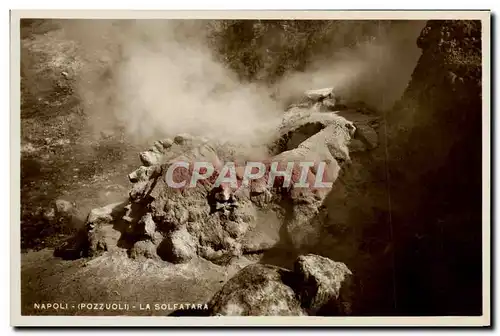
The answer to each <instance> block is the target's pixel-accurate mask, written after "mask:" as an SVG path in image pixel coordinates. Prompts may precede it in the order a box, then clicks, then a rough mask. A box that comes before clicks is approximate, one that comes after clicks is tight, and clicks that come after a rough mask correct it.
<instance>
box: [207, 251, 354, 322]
mask: <svg viewBox="0 0 500 336" xmlns="http://www.w3.org/2000/svg"><path fill="white" fill-rule="evenodd" d="M352 291H353V280H352V273H351V271H350V270H349V269H348V268H347V266H346V265H345V264H343V263H339V262H335V261H332V260H330V259H328V258H324V257H321V256H317V255H313V254H309V255H302V256H300V257H299V258H298V259H297V260H296V262H295V268H294V270H293V271H290V270H287V269H284V268H281V267H277V266H272V265H262V264H254V265H249V266H247V267H245V268H244V269H242V270H241V271H240V272H238V273H237V274H236V275H235V276H234V277H233V278H231V279H230V280H229V281H228V282H227V283H226V284H225V285H224V287H222V289H221V290H220V291H219V292H218V293H216V294H215V295H214V297H213V298H212V299H211V300H210V302H209V304H208V306H209V314H210V315H231V316H235V315H236V316H270V315H271V316H278V315H281V316H294V315H296V316H301V315H350V314H351V313H352V310H351V307H352Z"/></svg>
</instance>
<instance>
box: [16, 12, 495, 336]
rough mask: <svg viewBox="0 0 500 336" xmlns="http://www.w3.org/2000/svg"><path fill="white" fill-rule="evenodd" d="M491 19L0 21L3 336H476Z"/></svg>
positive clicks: (39, 16)
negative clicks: (415, 332) (6, 117)
mask: <svg viewBox="0 0 500 336" xmlns="http://www.w3.org/2000/svg"><path fill="white" fill-rule="evenodd" d="M490 15H491V14H490V12H489V11H303V12H300V11H283V12H279V11H237V12H231V11H228V12H217V11H206V12H204V11H195V12H183V11H114V10H112V11H102V10H101V11H98V10H95V11H94V10H92V11H77V10H73V11H62V10H61V11H54V10H52V11H42V10H40V11H12V12H11V67H12V70H11V97H12V100H11V172H12V176H11V181H12V182H11V201H12V212H11V213H12V216H11V239H12V240H11V242H12V243H11V245H12V249H11V260H12V265H11V279H12V281H11V287H12V288H11V324H12V325H13V326H437V325H441V326H483V327H484V326H490V325H491V320H490V307H491V298H490V286H491V283H490V276H491V273H490V272H491V271H490V266H491V264H490V253H491V249H490V229H491V227H490V225H491V224H490V210H491V204H490V162H491V161H490V160H491V158H490V141H491V138H490V137H491V134H490V129H491V125H490V119H491V113H490V81H489V78H490V58H489V57H490V52H491V51H490Z"/></svg>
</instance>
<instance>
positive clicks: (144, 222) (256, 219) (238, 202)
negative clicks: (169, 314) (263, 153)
mask: <svg viewBox="0 0 500 336" xmlns="http://www.w3.org/2000/svg"><path fill="white" fill-rule="evenodd" d="M343 112H345V111H343ZM345 115H346V116H351V117H353V116H356V114H355V113H352V112H351V114H349V112H348V113H346V114H345ZM356 122H357V123H359V120H357V121H356ZM361 126H362V125H361ZM356 130H357V128H356V126H354V124H353V122H351V121H349V120H348V119H346V118H344V117H343V116H340V115H339V114H338V113H333V112H328V113H319V112H316V111H313V110H304V111H300V112H288V113H286V114H285V115H284V117H283V123H282V126H281V128H280V129H279V130H278V131H277V133H276V135H275V139H276V141H274V142H273V143H272V144H269V149H268V150H267V151H268V152H269V155H268V156H267V157H263V158H261V159H260V160H259V162H260V163H262V165H263V169H265V171H264V174H263V176H262V177H261V178H259V179H255V180H250V181H247V182H248V183H244V182H243V180H244V179H243V175H244V170H245V163H246V160H245V154H242V153H245V151H244V150H242V149H240V148H235V147H233V146H231V144H226V143H217V142H214V141H209V140H208V139H204V138H200V137H194V136H190V135H187V134H180V135H178V136H176V137H174V138H173V139H164V140H162V141H157V142H155V143H154V145H153V146H152V147H151V148H150V149H149V150H147V151H145V152H143V153H141V154H140V160H141V162H142V164H143V165H142V166H141V167H139V168H138V169H137V170H136V171H134V172H132V173H130V174H129V180H130V181H131V182H132V184H133V185H132V188H131V190H130V192H129V201H128V202H125V203H124V204H111V205H108V206H106V207H103V208H99V209H95V210H93V211H92V212H91V213H90V214H89V216H88V219H87V224H86V232H85V233H84V235H86V236H87V239H86V242H85V244H82V246H85V248H86V249H87V251H85V252H84V253H82V255H88V256H95V255H98V254H100V253H101V252H103V251H107V250H109V249H110V248H111V246H113V245H121V246H122V247H126V248H127V249H128V250H129V255H130V256H132V257H134V258H136V257H152V258H156V257H160V258H162V259H163V260H167V261H170V262H173V263H183V262H187V261H189V260H190V259H192V258H194V257H197V256H201V257H203V258H206V259H208V260H211V261H213V262H216V263H218V262H224V260H228V257H229V258H230V257H231V256H239V255H241V254H243V253H254V252H262V251H264V250H266V249H269V248H272V247H273V246H275V245H276V244H278V243H280V242H282V241H283V237H282V236H283V234H282V232H285V235H286V236H287V237H286V240H287V242H288V243H290V244H292V246H293V247H294V248H298V249H300V248H302V247H304V246H312V245H315V244H317V243H318V241H319V238H320V236H321V232H322V229H321V225H322V224H321V222H320V221H317V220H314V219H315V217H317V215H318V211H319V208H320V207H321V206H322V203H323V200H324V199H325V197H326V196H327V195H328V193H329V192H330V190H331V186H321V185H320V186H318V185H314V183H318V182H321V183H323V184H324V183H333V182H335V180H336V179H337V177H338V175H339V172H340V170H341V167H343V166H344V164H346V163H349V162H350V161H351V157H350V154H349V151H350V148H349V147H350V143H351V141H352V140H353V137H354V135H355V134H356V133H359V132H357V131H356ZM362 139H363V142H362V144H365V143H366V144H368V142H366V139H365V138H362ZM372 141H373V139H372ZM374 142H375V145H376V140H374ZM373 145H374V144H373V143H372V144H369V146H373ZM363 146H365V145H363ZM367 148H368V147H367V146H365V147H363V149H362V150H366V149H367ZM227 161H231V162H234V163H235V166H234V167H233V168H234V172H235V173H236V177H237V178H236V185H232V184H231V183H226V182H224V183H222V184H221V185H220V186H217V187H214V182H215V180H216V179H217V178H218V177H219V175H220V174H224V169H225V166H224V165H223V163H225V162H227ZM177 162H184V163H189V167H187V168H186V167H177V168H176V169H175V170H174V172H175V173H174V174H173V175H172V179H173V180H174V181H175V182H177V183H179V182H181V181H187V183H189V182H190V180H191V177H192V176H193V166H194V165H193V164H194V163H195V162H209V163H211V164H212V165H213V167H214V169H215V171H214V173H213V174H212V176H211V177H210V178H208V179H205V180H200V181H198V182H197V183H196V185H194V186H190V187H186V186H184V187H181V188H174V187H172V186H168V185H167V182H166V174H167V172H168V171H169V168H171V167H172V165H174V164H176V163H177ZM301 162H310V163H311V164H312V166H311V168H310V170H309V172H308V174H307V176H306V182H308V183H309V185H306V186H298V185H296V183H297V182H299V179H301V178H302V177H301V173H302V167H301V166H300V164H301ZM320 163H321V164H325V166H324V169H323V171H322V170H321V169H320V167H319V164H320ZM289 164H292V170H291V171H292V174H291V181H290V182H291V183H290V185H289V186H286V185H285V184H284V182H285V180H284V178H283V177H280V176H277V177H276V178H275V180H274V183H268V182H269V180H270V176H271V167H273V165H276V167H277V170H279V171H283V170H285V169H287V167H288V165H289ZM226 173H227V171H226ZM224 176H227V175H224ZM263 223H270V224H269V225H268V224H263ZM263 226H267V227H263ZM282 226H284V229H283V228H282ZM259 232H265V233H264V234H259ZM138 242H141V243H138ZM152 246H155V247H156V250H155V251H154V252H155V253H153V250H154V248H153V247H152Z"/></svg>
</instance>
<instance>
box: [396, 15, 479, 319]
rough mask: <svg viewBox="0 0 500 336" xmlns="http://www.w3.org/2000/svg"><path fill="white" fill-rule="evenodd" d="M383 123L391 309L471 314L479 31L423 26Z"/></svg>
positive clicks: (475, 270) (475, 279)
mask: <svg viewBox="0 0 500 336" xmlns="http://www.w3.org/2000/svg"><path fill="white" fill-rule="evenodd" d="M417 44H418V46H419V47H420V48H421V49H422V52H423V53H422V56H421V58H420V60H419V62H418V64H417V67H416V68H415V70H414V73H413V75H412V79H411V81H410V83H409V85H408V87H407V90H406V91H405V94H404V95H403V97H402V99H401V101H400V102H399V103H398V104H397V106H396V107H395V108H394V110H393V111H392V113H391V114H390V115H389V119H388V125H390V127H389V132H388V167H389V185H390V189H389V190H390V194H391V203H392V204H391V207H392V210H393V211H392V227H393V230H394V242H395V246H394V257H395V274H394V276H395V284H396V290H395V293H396V295H395V307H396V311H397V312H398V313H400V314H410V315H421V314H422V315H471V314H481V305H482V292H481V288H482V287H481V286H482V285H481V281H482V269H481V262H482V245H481V230H482V221H481V218H482V216H481V203H482V199H481V198H482V191H481V188H482V185H481V176H482V168H481V167H482V166H481V165H482V164H481V161H482V143H481V141H482V97H481V60H482V57H481V22H480V21H464V20H450V21H441V20H440V21H437V20H436V21H435V20H432V21H429V22H428V24H427V26H426V27H425V28H424V29H423V31H422V33H421V35H420V37H419V39H418V41H417Z"/></svg>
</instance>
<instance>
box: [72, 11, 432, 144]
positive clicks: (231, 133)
mask: <svg viewBox="0 0 500 336" xmlns="http://www.w3.org/2000/svg"><path fill="white" fill-rule="evenodd" d="M423 25H424V23H423V22H415V23H411V22H408V23H407V24H402V25H401V26H400V27H398V28H397V29H392V30H391V31H380V32H379V33H378V35H377V36H375V37H374V38H373V39H372V40H371V41H368V42H364V43H361V44H359V45H357V46H355V47H349V48H347V47H340V48H339V46H332V50H331V52H330V53H326V54H321V55H317V57H315V58H314V59H312V60H311V61H310V63H309V66H308V67H307V68H306V71H305V72H301V73H291V74H285V76H284V77H283V79H282V80H281V81H280V82H279V83H276V84H275V86H274V87H273V88H270V87H267V86H264V85H260V86H259V85H257V84H249V83H241V82H240V81H239V79H238V78H237V76H236V74H234V73H232V72H231V71H230V70H228V69H227V68H226V67H225V66H224V65H223V64H221V63H219V62H218V61H216V60H215V58H214V54H213V51H212V50H211V49H210V48H209V46H208V44H207V40H206V39H205V33H206V31H205V30H204V27H205V26H204V24H203V22H196V21H187V20H183V21H175V20H174V21H172V20H170V21H166V20H158V21H156V20H142V21H67V22H66V23H65V24H64V29H65V30H66V31H67V36H68V37H69V38H71V39H75V40H77V41H79V42H80V45H81V49H82V53H84V54H85V55H86V58H87V60H86V61H87V64H91V65H90V66H88V67H86V68H84V69H83V71H82V75H81V76H79V80H78V91H79V94H80V96H81V97H82V98H83V104H84V108H85V110H86V113H87V115H88V116H89V121H90V124H91V126H92V127H93V128H94V129H95V130H97V131H106V130H113V129H114V128H115V127H117V126H120V127H123V128H124V129H125V131H126V133H127V136H128V138H130V139H131V140H135V141H140V142H143V141H146V142H149V141H152V140H153V139H157V138H162V137H166V136H172V135H175V134H178V133H184V132H186V133H191V134H195V135H201V136H206V137H213V138H217V139H219V140H223V141H225V140H230V141H231V142H233V143H245V144H249V143H252V144H253V143H256V142H262V141H265V140H266V135H267V134H270V133H272V130H273V129H276V126H277V124H278V123H279V121H280V119H281V114H282V113H283V112H282V111H283V109H282V108H283V101H287V100H289V99H290V97H292V96H296V95H298V94H300V93H301V92H303V91H304V90H307V89H313V88H321V87H331V86H333V87H335V88H336V89H337V91H338V92H339V93H340V94H342V95H343V96H344V97H346V98H347V99H350V100H355V101H359V100H361V101H365V102H366V103H368V104H371V105H372V106H374V107H378V108H388V107H390V106H391V105H392V104H393V103H394V101H395V100H396V99H398V98H399V97H400V95H401V94H402V92H403V91H404V89H405V86H406V83H407V82H408V80H409V77H410V75H411V72H412V70H413V68H414V66H415V64H416V61H417V59H418V57H419V54H420V52H419V50H418V48H417V47H416V43H415V41H416V37H417V36H418V33H419V32H420V30H421V28H422V27H423ZM337 40H338V37H337ZM272 92H274V93H275V94H276V93H277V95H276V100H273V99H271V93H272Z"/></svg>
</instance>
